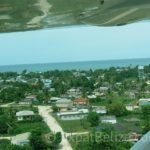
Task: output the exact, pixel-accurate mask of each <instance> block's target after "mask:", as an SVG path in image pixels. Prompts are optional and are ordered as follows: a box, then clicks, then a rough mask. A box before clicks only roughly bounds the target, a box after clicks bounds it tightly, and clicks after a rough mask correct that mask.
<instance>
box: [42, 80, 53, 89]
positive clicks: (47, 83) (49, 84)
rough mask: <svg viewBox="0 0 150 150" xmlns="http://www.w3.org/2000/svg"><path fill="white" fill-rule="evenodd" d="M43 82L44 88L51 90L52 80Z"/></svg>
mask: <svg viewBox="0 0 150 150" xmlns="http://www.w3.org/2000/svg"><path fill="white" fill-rule="evenodd" d="M42 82H43V84H44V88H51V85H52V80H50V79H42Z"/></svg>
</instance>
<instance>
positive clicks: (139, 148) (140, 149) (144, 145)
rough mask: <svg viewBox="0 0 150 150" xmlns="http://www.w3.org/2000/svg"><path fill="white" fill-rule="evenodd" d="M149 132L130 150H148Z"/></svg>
mask: <svg viewBox="0 0 150 150" xmlns="http://www.w3.org/2000/svg"><path fill="white" fill-rule="evenodd" d="M149 149H150V131H149V132H148V133H146V134H145V135H144V136H143V137H142V138H141V139H140V140H139V141H138V142H137V143H136V144H135V145H134V146H133V147H132V148H131V149H130V150H149Z"/></svg>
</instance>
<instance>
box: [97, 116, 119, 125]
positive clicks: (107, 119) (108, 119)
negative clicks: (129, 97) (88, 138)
mask: <svg viewBox="0 0 150 150" xmlns="http://www.w3.org/2000/svg"><path fill="white" fill-rule="evenodd" d="M100 121H101V123H110V124H116V123H117V119H116V117H115V116H103V117H101V118H100Z"/></svg>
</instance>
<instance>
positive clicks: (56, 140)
mask: <svg viewBox="0 0 150 150" xmlns="http://www.w3.org/2000/svg"><path fill="white" fill-rule="evenodd" d="M61 141H62V135H61V132H57V133H56V134H55V138H54V144H56V145H58V144H60V143H61Z"/></svg>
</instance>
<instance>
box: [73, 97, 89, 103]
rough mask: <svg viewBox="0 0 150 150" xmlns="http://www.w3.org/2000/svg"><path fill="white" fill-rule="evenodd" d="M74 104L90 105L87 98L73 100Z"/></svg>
mask: <svg viewBox="0 0 150 150" xmlns="http://www.w3.org/2000/svg"><path fill="white" fill-rule="evenodd" d="M73 104H74V105H88V104H89V101H88V100H87V99H86V98H79V99H76V100H74V101H73Z"/></svg>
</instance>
